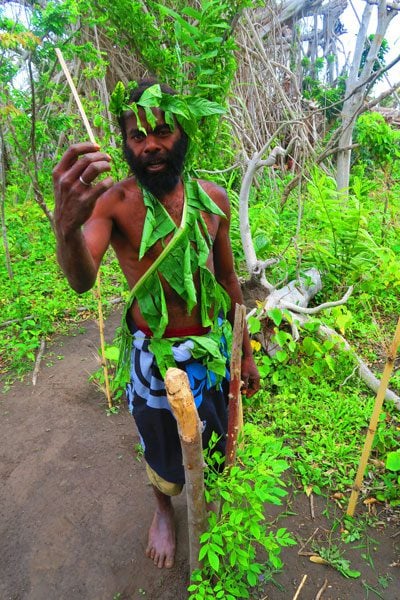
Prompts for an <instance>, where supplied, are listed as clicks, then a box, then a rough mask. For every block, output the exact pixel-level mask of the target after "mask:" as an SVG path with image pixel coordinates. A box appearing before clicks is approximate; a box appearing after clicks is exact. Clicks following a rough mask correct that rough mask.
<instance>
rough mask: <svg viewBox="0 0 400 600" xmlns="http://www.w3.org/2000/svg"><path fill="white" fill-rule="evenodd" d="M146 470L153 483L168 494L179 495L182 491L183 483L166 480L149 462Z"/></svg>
mask: <svg viewBox="0 0 400 600" xmlns="http://www.w3.org/2000/svg"><path fill="white" fill-rule="evenodd" d="M146 472H147V477H148V478H149V480H150V482H151V484H152V485H154V487H156V488H157V489H158V490H159V491H160V492H162V493H163V494H165V495H166V496H179V494H180V493H181V492H182V489H183V484H181V483H172V482H171V481H166V480H165V479H163V478H162V477H160V476H159V475H157V473H156V472H155V471H154V470H153V469H152V468H151V467H150V466H149V465H148V464H147V463H146Z"/></svg>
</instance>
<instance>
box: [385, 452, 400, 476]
mask: <svg viewBox="0 0 400 600" xmlns="http://www.w3.org/2000/svg"><path fill="white" fill-rule="evenodd" d="M385 467H386V469H389V471H400V450H397V451H396V452H389V453H388V455H387V457H386V465H385Z"/></svg>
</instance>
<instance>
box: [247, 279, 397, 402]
mask: <svg viewBox="0 0 400 600" xmlns="http://www.w3.org/2000/svg"><path fill="white" fill-rule="evenodd" d="M321 289H322V283H321V278H320V274H319V272H318V270H317V269H309V270H308V271H306V272H305V274H304V276H303V277H300V278H299V279H298V280H297V281H291V282H290V283H289V284H288V285H286V286H284V287H283V288H281V289H277V290H273V291H272V292H271V293H270V294H269V296H268V297H267V298H266V300H265V303H264V305H263V306H262V308H261V309H257V308H256V309H254V310H252V311H250V312H249V314H248V315H247V319H248V318H249V317H250V316H252V315H255V314H256V313H257V318H258V319H259V320H260V321H262V320H263V319H266V318H267V312H268V311H269V310H271V309H273V308H279V309H281V310H283V309H285V310H286V311H288V312H289V318H287V317H286V319H287V320H288V322H289V323H290V326H291V328H292V336H293V339H294V340H297V339H298V338H299V333H298V326H301V327H304V325H305V324H306V323H307V322H308V321H309V315H315V314H318V313H319V312H321V311H322V310H325V309H327V308H332V307H334V306H339V305H340V304H345V303H346V302H347V300H348V299H349V297H350V295H351V293H352V291H353V288H352V287H350V288H349V289H348V290H347V292H346V293H345V294H344V296H343V298H341V299H340V300H335V301H332V302H324V303H323V304H320V305H319V306H316V307H313V308H308V307H307V305H308V303H309V301H310V300H311V298H313V297H314V296H315V294H317V293H318V292H319V291H320V290H321ZM316 333H317V335H318V336H319V337H321V338H322V339H324V340H330V341H332V342H334V343H335V344H337V345H338V347H341V348H342V349H343V350H346V351H347V352H348V353H349V354H350V355H351V356H352V358H353V359H354V360H355V362H356V363H357V365H358V374H359V377H360V379H362V381H364V383H365V384H366V385H367V386H368V387H369V388H370V389H371V390H372V391H373V392H375V393H376V392H377V390H378V387H379V379H378V378H377V377H376V376H375V375H374V374H373V372H372V371H371V369H370V368H369V367H368V366H367V364H366V363H365V362H364V361H363V360H362V359H361V358H360V357H359V356H358V355H357V354H356V352H355V351H354V350H353V348H352V347H351V346H350V344H349V342H348V341H347V340H346V339H345V338H344V337H343V336H342V335H340V334H339V333H337V332H336V331H335V330H334V329H332V328H331V327H328V326H327V325H323V324H320V325H319V328H318V330H317V331H316ZM260 341H261V343H262V344H263V347H264V349H265V350H266V352H267V353H268V354H269V355H270V356H273V355H274V354H276V352H277V351H278V350H279V349H280V347H279V345H278V344H276V343H272V342H271V341H270V340H269V339H267V338H266V337H263V336H261V340H260ZM385 400H389V401H391V402H393V403H394V404H395V406H396V408H398V409H399V410H400V397H399V396H398V395H397V394H395V393H394V392H393V391H391V390H389V389H388V390H387V391H386V393H385Z"/></svg>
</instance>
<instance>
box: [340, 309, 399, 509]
mask: <svg viewBox="0 0 400 600" xmlns="http://www.w3.org/2000/svg"><path fill="white" fill-rule="evenodd" d="M399 345H400V317H399V319H398V321H397V327H396V331H395V334H394V337H393V341H392V344H391V346H390V348H389V352H388V356H387V359H386V364H385V368H384V370H383V375H382V379H381V381H380V384H379V388H378V392H377V394H376V400H375V406H374V410H373V412H372V416H371V420H370V423H369V427H368V431H367V435H366V438H365V443H364V449H363V451H362V454H361V458H360V463H359V465H358V470H357V475H356V478H355V480H354V485H353V491H352V492H351V496H350V500H349V506H348V507H347V515H348V516H349V517H352V516H353V515H354V510H355V507H356V503H357V499H358V495H359V493H360V490H361V485H362V482H363V477H364V473H365V469H366V468H367V463H368V458H369V455H370V452H371V448H372V443H373V441H374V436H375V432H376V427H377V424H378V420H379V415H380V412H381V408H382V404H383V400H384V398H385V393H386V389H387V387H388V384H389V380H390V377H391V374H392V371H393V366H394V360H395V358H396V354H397V350H398V347H399Z"/></svg>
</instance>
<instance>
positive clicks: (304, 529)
mask: <svg viewBox="0 0 400 600" xmlns="http://www.w3.org/2000/svg"><path fill="white" fill-rule="evenodd" d="M118 322H119V315H118V314H115V315H114V316H112V317H111V318H110V319H109V320H108V322H107V335H108V337H109V339H112V335H113V332H114V329H115V327H116V326H117V324H118ZM83 329H84V331H83V333H79V334H77V335H76V336H71V337H68V338H59V339H57V340H56V341H55V343H54V344H53V345H51V346H49V347H48V349H47V351H46V354H45V357H44V359H43V362H42V367H41V370H40V373H39V377H38V381H37V385H36V386H35V387H33V386H32V384H31V383H30V381H29V380H27V382H26V383H17V384H15V385H14V386H13V387H12V388H11V390H9V391H8V392H7V393H6V394H1V395H0V416H1V420H0V439H1V465H0V482H1V487H0V557H1V560H0V600H114V599H115V600H116V599H118V600H137V599H143V598H145V599H147V600H158V599H160V600H184V599H186V598H187V593H186V585H187V573H188V560H187V551H188V550H187V539H186V536H187V523H186V507H185V498H184V495H182V497H180V498H179V499H178V500H177V502H176V503H175V506H176V514H177V521H178V523H179V526H178V553H177V560H176V566H175V567H174V568H173V569H171V570H168V571H166V570H162V571H160V570H158V569H157V568H156V567H154V566H153V565H152V563H151V562H150V561H149V560H148V559H147V558H146V557H145V555H144V549H145V544H146V537H147V529H148V526H149V523H150V520H151V516H152V510H153V499H152V493H151V489H150V488H149V486H148V484H147V479H146V476H145V474H144V468H143V464H142V463H141V462H140V461H139V460H138V457H137V455H136V452H135V444H137V443H138V438H137V436H136V431H135V428H134V424H133V421H132V418H131V417H130V415H129V414H128V413H127V411H126V410H125V409H123V410H121V412H120V414H119V415H118V416H112V417H107V416H106V402H105V398H104V397H103V396H102V394H101V393H100V392H99V391H98V390H97V389H96V388H95V386H94V385H93V384H92V383H90V382H89V381H88V374H89V373H92V372H93V370H94V369H95V368H96V358H95V355H96V348H97V346H98V331H97V327H96V325H95V324H94V323H92V322H88V323H86V324H85V325H84V328H83ZM59 357H62V359H61V358H59ZM46 363H52V364H46ZM300 498H303V501H301V500H300ZM290 508H291V511H292V512H295V513H296V514H295V515H294V516H293V515H292V516H291V517H288V518H287V519H286V521H285V520H284V521H285V522H284V521H282V523H280V524H279V526H287V527H289V528H290V529H291V530H292V531H294V532H295V533H296V534H297V535H298V536H299V538H300V539H303V540H304V541H305V540H306V539H307V537H308V536H309V535H311V534H312V532H313V531H314V530H315V529H316V528H317V527H318V526H321V527H325V526H326V523H323V521H322V519H323V517H322V511H323V509H324V507H323V506H320V507H318V506H317V507H316V511H317V515H316V519H311V518H310V516H309V506H308V501H307V503H304V497H303V495H301V496H298V497H297V500H295V501H294V503H292V504H291V505H290ZM397 527H398V525H397ZM321 532H322V529H321ZM395 533H396V529H395V526H394V525H392V526H391V528H390V527H389V529H385V531H384V532H383V533H382V532H379V531H378V532H374V534H373V535H374V538H376V537H377V536H380V538H379V540H378V541H377V542H376V546H377V549H378V550H377V551H376V552H374V557H373V560H374V565H373V569H372V568H371V567H368V568H369V571H368V573H369V575H368V573H367V570H368V569H367V566H368V565H367V562H366V561H364V563H362V561H361V563H362V564H363V565H364V570H365V573H364V572H363V577H369V576H370V579H369V580H368V581H371V584H372V583H376V581H377V577H378V576H380V575H384V574H385V573H386V574H388V575H389V576H390V582H389V588H387V590H385V591H384V590H382V588H379V590H380V591H381V594H382V596H381V597H382V598H384V599H385V600H398V599H400V579H399V568H398V567H397V568H396V567H394V566H392V567H391V566H390V564H393V563H394V562H395V560H396V558H397V560H398V551H399V543H400V536H398V537H390V536H391V535H393V534H395ZM379 542H381V543H379ZM298 550H299V547H296V548H295V549H291V550H288V551H286V552H285V554H284V560H285V563H286V567H285V570H284V572H283V573H282V574H280V575H279V576H278V577H277V578H276V580H277V582H278V583H279V584H280V586H283V589H280V588H278V587H275V586H274V585H273V586H268V588H267V589H268V590H269V592H268V595H267V596H265V593H266V592H265V590H264V591H263V592H262V594H260V595H258V594H257V596H254V597H257V598H259V597H263V596H264V598H265V599H267V598H269V599H272V600H275V599H276V600H278V599H281V598H282V599H284V598H285V599H291V598H293V596H294V593H295V591H296V589H297V587H298V586H299V584H300V581H301V579H302V577H303V575H304V574H306V573H308V575H309V579H308V582H307V583H306V585H305V587H304V588H303V589H304V591H303V592H302V593H301V595H300V596H299V598H300V599H303V600H312V599H314V598H315V596H316V593H317V591H318V590H319V589H320V588H321V586H322V584H323V583H324V579H325V578H328V581H329V587H328V588H327V591H326V593H324V595H323V596H322V599H323V600H328V599H330V600H339V599H340V600H347V599H349V600H350V598H351V599H352V600H357V599H360V600H362V599H363V598H368V597H369V596H368V595H367V594H366V592H365V588H364V587H362V585H361V583H360V580H357V581H353V580H351V581H350V580H347V579H345V578H344V577H342V576H341V575H340V574H339V573H337V572H336V571H335V570H333V569H331V568H329V567H321V566H320V565H311V564H310V563H309V562H308V557H304V556H300V557H299V555H298ZM352 566H353V568H359V565H354V564H352ZM370 597H371V598H374V597H378V596H375V595H374V594H372V595H371V596H370ZM205 600H208V599H205Z"/></svg>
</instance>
